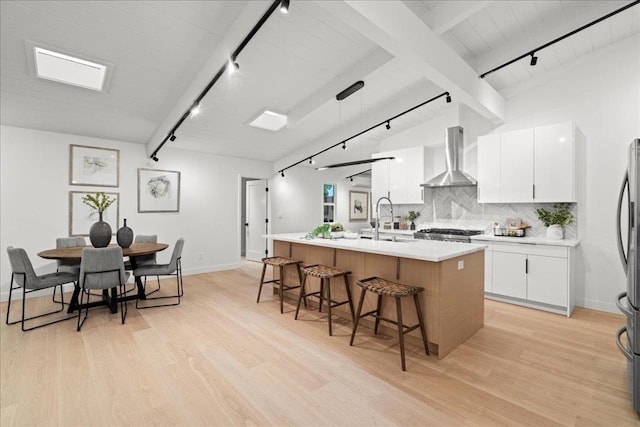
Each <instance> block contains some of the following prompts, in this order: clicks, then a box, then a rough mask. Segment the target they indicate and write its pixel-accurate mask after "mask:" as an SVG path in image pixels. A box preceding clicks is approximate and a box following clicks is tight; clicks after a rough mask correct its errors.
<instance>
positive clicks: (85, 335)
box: [0, 263, 640, 427]
mask: <svg viewBox="0 0 640 427" xmlns="http://www.w3.org/2000/svg"><path fill="white" fill-rule="evenodd" d="M260 267H261V264H256V263H243V268H241V269H238V270H232V271H223V272H217V273H209V274H202V275H196V276H188V277H185V282H184V287H185V297H184V299H183V302H182V304H181V305H180V306H178V307H167V308H158V309H150V310H140V311H138V310H136V309H135V308H134V307H133V304H130V307H129V316H128V318H127V323H126V324H125V325H121V324H120V318H119V315H117V314H110V313H109V312H108V310H107V309H106V308H102V307H101V308H96V309H93V310H92V311H90V313H89V318H88V319H87V322H86V323H85V325H84V326H83V329H82V331H81V332H79V333H78V332H76V331H75V321H73V320H71V321H68V322H63V323H59V324H57V325H54V326H49V327H46V328H42V329H40V330H35V331H31V332H26V333H23V332H21V331H20V327H19V325H14V326H6V325H4V321H3V322H2V326H1V327H0V387H1V388H0V391H1V396H0V402H1V413H0V425H2V426H3V427H8V426H14V425H20V426H32V425H46V426H51V425H61V426H71V425H78V426H89V425H104V426H118V425H132V426H145V425H192V426H200V425H201V426H209V425H212V426H213V425H219V426H228V425H277V426H281V425H302V426H320V425H338V426H370V425H404V426H418V425H420V426H428V425H434V426H460V425H473V426H476V425H478V426H497V425H505V426H518V425H527V426H555V425H558V426H560V425H562V426H572V425H579V426H627V425H628V426H631V425H636V426H637V425H640V422H639V421H638V417H637V416H636V414H635V413H634V412H633V410H632V408H631V403H630V398H629V393H628V391H627V387H626V368H625V366H626V365H625V359H624V358H623V356H622V355H621V354H620V353H619V351H618V349H617V348H616V346H615V343H614V332H615V330H616V328H617V327H619V326H620V325H622V324H623V322H624V318H623V317H622V316H617V315H612V314H606V313H601V312H596V311H590V310H584V309H577V310H576V311H575V313H574V315H573V316H572V317H571V318H569V319H567V318H565V317H562V316H559V315H555V314H550V313H545V312H541V311H536V310H531V309H526V308H522V307H516V306H513V305H508V304H502V303H498V302H493V301H486V309H485V326H484V328H482V329H481V330H480V331H479V332H477V333H476V334H475V335H474V336H473V337H472V338H470V339H469V340H467V341H466V342H465V343H464V344H463V345H461V346H460V347H458V348H457V349H455V350H454V351H453V352H452V353H451V354H449V355H448V356H447V357H445V358H444V359H443V360H438V359H437V358H436V357H435V356H433V355H431V356H428V357H427V356H426V355H425V354H424V351H423V349H421V348H420V347H419V346H418V345H417V344H414V343H408V344H407V371H406V372H402V371H401V369H400V362H399V349H398V345H397V338H396V337H395V336H393V337H392V336H385V335H378V336H377V337H375V338H374V337H373V336H372V333H371V330H370V329H369V328H365V327H363V328H362V329H360V330H359V332H358V336H357V337H356V341H355V346H354V347H350V346H349V335H350V332H351V325H350V322H347V321H343V320H339V321H336V322H335V323H334V336H333V337H329V336H328V334H327V328H326V318H325V317H324V316H322V315H320V316H319V315H318V314H317V312H311V311H303V312H302V314H301V319H299V320H297V321H296V320H294V319H293V312H294V311H295V306H294V305H293V301H288V302H286V303H285V314H284V315H281V314H280V312H279V305H278V302H277V298H275V297H273V296H272V295H271V294H270V292H268V291H269V290H270V288H269V287H267V288H266V289H267V292H264V291H263V297H264V299H263V301H264V302H261V303H260V304H256V303H255V298H256V293H257V282H258V277H259V273H260ZM164 283H165V284H164V285H163V288H169V287H170V286H172V285H173V282H164ZM356 298H357V296H356ZM48 301H49V299H48V298H40V299H39V300H38V303H39V304H40V303H41V304H43V305H45V304H47V303H48ZM16 308H17V307H16ZM12 311H13V310H12ZM5 312H6V304H3V305H2V315H3V316H4V314H5ZM15 314H17V313H15Z"/></svg>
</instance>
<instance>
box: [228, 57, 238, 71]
mask: <svg viewBox="0 0 640 427" xmlns="http://www.w3.org/2000/svg"><path fill="white" fill-rule="evenodd" d="M227 68H229V74H234V73H235V72H236V71H238V70H239V69H240V66H239V65H238V63H237V62H236V61H235V59H234V58H229V66H228V67H227Z"/></svg>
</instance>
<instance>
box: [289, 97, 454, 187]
mask: <svg viewBox="0 0 640 427" xmlns="http://www.w3.org/2000/svg"><path fill="white" fill-rule="evenodd" d="M445 96H446V97H447V99H448V101H447V102H451V96H450V95H449V92H443V93H441V94H440V95H436V96H434V97H433V98H430V99H427V100H426V101H424V102H421V103H420V104H418V105H415V106H413V107H411V108H409V109H408V110H405V111H403V112H402V113H400V114H396V115H395V116H393V117H389V118H388V119H386V120H383V121H381V122H380V123H377V124H375V125H373V126H371V127H369V128H367V129H365V130H363V131H360V132H358V133H356V134H355V135H352V136H350V137H349V138H347V139H344V140H342V141H340V142H338V143H335V144H333V145H332V146H330V147H327V148H325V149H324V150H320V151H318V152H317V153H314V154H313V155H311V156H309V157H305V158H304V159H302V160H299V161H297V162H295V163H293V164H290V165H289V166H287V167H286V168H284V169H282V170H281V171H280V173H281V174H282V176H284V171H286V170H287V169H291V168H292V167H294V166H298V165H299V164H301V163H303V162H306V161H307V160H309V163H312V162H311V160H312V159H313V157H317V156H319V155H320V154H322V153H326V152H327V151H329V150H331V149H332V148H335V147H340V146H342V149H343V150H344V149H346V148H347V142H349V141H350V140H352V139H354V138H357V137H359V136H360V135H362V134H365V133H367V132H369V131H370V130H372V129H375V128H377V127H379V126H382V125H384V124H385V123H386V127H387V129H389V128H391V124H390V123H391V121H392V120H395V119H397V118H398V117H400V116H403V115H405V114H407V113H410V112H411V111H413V110H415V109H417V108H420V107H422V106H423V105H426V104H428V103H430V102H433V101H435V100H436V99H439V98H442V97H445ZM386 159H389V158H388V157H384V158H381V159H377V160H386ZM377 160H376V159H373V160H372V159H366V160H357V161H354V162H346V163H338V164H335V165H329V166H325V167H319V168H316V170H324V169H328V168H335V167H343V166H353V165H361V164H365V163H372V162H375V161H377Z"/></svg>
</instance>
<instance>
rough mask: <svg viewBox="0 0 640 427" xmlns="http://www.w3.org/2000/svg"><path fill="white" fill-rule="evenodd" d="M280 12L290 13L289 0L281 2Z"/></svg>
mask: <svg viewBox="0 0 640 427" xmlns="http://www.w3.org/2000/svg"><path fill="white" fill-rule="evenodd" d="M280 12H282V13H289V0H282V2H281V3H280Z"/></svg>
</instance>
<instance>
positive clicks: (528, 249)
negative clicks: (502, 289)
mask: <svg viewBox="0 0 640 427" xmlns="http://www.w3.org/2000/svg"><path fill="white" fill-rule="evenodd" d="M514 238H515V237H514ZM492 250H493V251H494V252H509V253H514V254H529V255H541V256H549V257H557V258H567V257H568V250H569V249H568V248H567V247H564V246H549V245H532V244H526V243H503V242H494V243H493V245H492Z"/></svg>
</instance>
